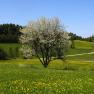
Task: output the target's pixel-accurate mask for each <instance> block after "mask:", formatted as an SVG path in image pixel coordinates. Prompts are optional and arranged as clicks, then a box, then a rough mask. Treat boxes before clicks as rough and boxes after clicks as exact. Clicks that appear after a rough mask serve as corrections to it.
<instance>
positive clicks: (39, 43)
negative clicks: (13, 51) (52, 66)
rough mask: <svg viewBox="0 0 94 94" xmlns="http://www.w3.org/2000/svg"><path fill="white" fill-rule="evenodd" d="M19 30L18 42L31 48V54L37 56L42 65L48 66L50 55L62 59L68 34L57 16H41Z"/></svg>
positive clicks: (67, 45) (67, 43) (67, 41)
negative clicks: (48, 17)
mask: <svg viewBox="0 0 94 94" xmlns="http://www.w3.org/2000/svg"><path fill="white" fill-rule="evenodd" d="M21 32H22V33H23V34H22V35H21V37H20V42H21V43H22V44H23V45H24V46H26V45H28V46H29V47H30V48H31V49H32V54H34V55H36V56H37V57H38V58H39V60H40V62H41V63H42V64H43V66H44V67H47V66H48V64H49V63H50V61H51V60H52V57H55V58H59V59H64V51H65V50H66V49H67V48H68V47H69V36H68V33H67V32H66V31H65V28H64V27H63V26H62V25H61V24H60V21H59V19H58V18H52V19H47V18H45V17H43V18H40V19H38V20H37V21H32V22H31V23H29V24H28V26H26V27H25V28H24V29H22V30H21ZM24 51H26V50H24Z"/></svg>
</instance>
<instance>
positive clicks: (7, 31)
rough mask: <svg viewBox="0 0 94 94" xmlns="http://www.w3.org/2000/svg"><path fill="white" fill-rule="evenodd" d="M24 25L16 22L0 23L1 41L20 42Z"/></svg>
mask: <svg viewBox="0 0 94 94" xmlns="http://www.w3.org/2000/svg"><path fill="white" fill-rule="evenodd" d="M20 29H22V26H20V25H15V24H0V43H18V41H19V36H20V35H21V32H20Z"/></svg>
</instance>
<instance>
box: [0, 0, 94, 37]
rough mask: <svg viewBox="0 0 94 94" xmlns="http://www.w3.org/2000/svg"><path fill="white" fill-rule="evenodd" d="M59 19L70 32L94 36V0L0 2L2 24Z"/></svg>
mask: <svg viewBox="0 0 94 94" xmlns="http://www.w3.org/2000/svg"><path fill="white" fill-rule="evenodd" d="M40 17H47V18H51V17H58V18H59V19H60V20H61V23H62V24H64V26H65V28H66V30H67V31H68V32H73V33H76V34H77V35H80V36H82V37H88V36H91V35H92V34H94V0H0V24H4V23H15V24H19V25H23V26H24V25H27V24H28V22H30V21H31V20H37V19H38V18H40Z"/></svg>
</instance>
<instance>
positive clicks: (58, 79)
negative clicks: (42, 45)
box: [0, 59, 94, 94]
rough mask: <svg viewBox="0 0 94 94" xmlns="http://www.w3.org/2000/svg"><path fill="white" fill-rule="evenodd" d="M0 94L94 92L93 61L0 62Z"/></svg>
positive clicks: (78, 93)
mask: <svg viewBox="0 0 94 94" xmlns="http://www.w3.org/2000/svg"><path fill="white" fill-rule="evenodd" d="M0 94H94V62H84V61H83V62H81V61H71V60H70V61H69V60H68V61H66V62H63V61H61V60H56V61H53V62H51V63H50V65H49V66H48V68H44V67H43V66H42V65H41V63H40V62H39V61H38V60H37V59H32V60H23V59H14V60H6V61H0Z"/></svg>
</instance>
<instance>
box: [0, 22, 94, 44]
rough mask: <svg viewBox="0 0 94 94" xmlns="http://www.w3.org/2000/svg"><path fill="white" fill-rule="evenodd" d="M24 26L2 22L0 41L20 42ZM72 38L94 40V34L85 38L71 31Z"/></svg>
mask: <svg viewBox="0 0 94 94" xmlns="http://www.w3.org/2000/svg"><path fill="white" fill-rule="evenodd" d="M22 28H23V26H21V25H16V24H12V23H10V24H0V43H18V42H19V36H20V35H21V32H20V29H22ZM69 36H70V39H71V40H82V41H90V42H93V41H94V36H90V37H87V38H83V37H82V36H78V35H76V34H74V33H72V32H70V33H69Z"/></svg>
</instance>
